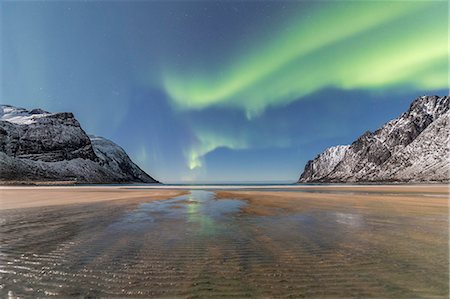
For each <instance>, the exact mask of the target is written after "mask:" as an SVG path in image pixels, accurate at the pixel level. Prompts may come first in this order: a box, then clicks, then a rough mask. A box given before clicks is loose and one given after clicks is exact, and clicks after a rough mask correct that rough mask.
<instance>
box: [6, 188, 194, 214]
mask: <svg viewBox="0 0 450 299" xmlns="http://www.w3.org/2000/svg"><path fill="white" fill-rule="evenodd" d="M186 193H188V192H187V191H183V190H164V189H161V190H140V189H129V188H127V189H125V188H121V187H77V186H74V187H72V186H71V187H49V186H45V187H31V186H30V187H13V186H0V210H7V209H20V208H36V207H44V206H59V205H70V204H89V203H98V202H107V201H116V200H120V201H122V202H124V201H126V202H127V203H130V202H140V201H149V200H160V199H167V198H171V197H175V196H180V195H183V194H186Z"/></svg>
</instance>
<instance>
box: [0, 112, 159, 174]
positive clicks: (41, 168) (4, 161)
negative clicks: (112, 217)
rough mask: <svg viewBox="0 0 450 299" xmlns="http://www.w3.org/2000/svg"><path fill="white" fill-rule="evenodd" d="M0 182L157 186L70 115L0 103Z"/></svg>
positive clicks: (112, 145) (122, 153)
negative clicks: (67, 182) (71, 182)
mask: <svg viewBox="0 0 450 299" xmlns="http://www.w3.org/2000/svg"><path fill="white" fill-rule="evenodd" d="M0 181H3V182H7V181H18V182H27V181H30V182H32V181H39V182H41V181H75V182H77V183H134V182H136V183H158V182H157V181H156V180H155V179H153V178H152V177H150V176H149V175H148V174H147V173H145V172H144V171H143V170H141V169H140V168H139V167H138V166H137V165H136V164H134V163H133V162H132V161H131V159H130V158H129V157H128V155H127V154H126V153H125V151H124V150H123V149H122V148H121V147H120V146H118V145H117V144H115V143H113V142H112V141H110V140H107V139H105V138H102V137H97V136H88V135H87V134H86V133H85V132H84V130H83V129H82V128H81V126H80V123H79V122H78V121H77V120H76V119H75V117H74V116H73V114H72V113H67V112H62V113H50V112H47V111H44V110H41V109H34V110H31V111H28V110H26V109H23V108H16V107H13V106H9V105H0Z"/></svg>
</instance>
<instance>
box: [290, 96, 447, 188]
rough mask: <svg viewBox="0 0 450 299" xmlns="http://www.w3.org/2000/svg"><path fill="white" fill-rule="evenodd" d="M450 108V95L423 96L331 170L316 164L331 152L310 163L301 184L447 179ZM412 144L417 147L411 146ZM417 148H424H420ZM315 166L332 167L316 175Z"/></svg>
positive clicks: (368, 134) (357, 144) (354, 146)
mask: <svg viewBox="0 0 450 299" xmlns="http://www.w3.org/2000/svg"><path fill="white" fill-rule="evenodd" d="M449 110H450V98H449V96H443V97H438V96H423V97H419V98H417V99H416V100H414V101H413V103H412V104H411V105H410V107H409V109H408V111H407V112H405V113H403V114H402V115H401V116H400V117H398V118H396V119H394V120H392V121H389V122H388V123H386V124H385V125H384V126H383V127H381V128H380V129H378V130H376V131H375V132H373V133H372V132H366V133H364V134H363V135H361V136H360V137H359V138H358V139H357V140H356V141H354V142H353V143H352V144H351V145H350V146H349V147H348V148H347V149H346V150H345V153H341V155H340V156H339V161H338V162H337V163H336V159H335V160H334V165H333V167H331V169H330V167H329V166H328V167H326V166H323V165H322V166H319V165H317V164H321V163H323V162H322V161H324V160H326V159H325V158H324V156H327V151H325V152H324V153H323V154H321V155H319V156H318V157H316V158H315V159H314V160H312V161H310V162H308V163H307V165H306V167H305V171H304V172H303V174H302V175H301V176H300V179H299V182H302V183H306V182H336V183H343V182H381V181H390V182H425V181H449V169H448V167H446V166H444V165H445V163H441V162H442V161H447V159H448V154H449V153H448V150H449V149H448V142H445V140H448V137H449V135H450V134H449V130H448V126H447V125H446V122H445V120H447V119H448V117H449ZM432 132H434V133H435V134H436V136H434V135H432ZM425 136H426V137H427V138H425ZM438 140H440V142H439V143H438ZM412 144H413V145H414V147H415V149H416V150H412V149H411V146H410V145H412ZM418 148H420V149H421V151H417V149H418ZM430 149H433V153H434V152H436V153H437V154H433V155H432V156H433V157H434V159H433V160H430V159H428V158H427V157H431V156H430V153H431V151H430ZM412 153H414V154H412ZM425 156H426V157H425ZM400 157H402V158H400ZM430 163H431V164H432V165H433V166H432V165H430ZM313 164H314V165H315V168H316V169H317V168H320V169H325V168H326V169H328V170H329V171H328V172H327V173H320V174H318V172H317V171H316V170H314V169H312V168H311V165H313ZM419 164H420V165H419ZM438 165H442V167H437V166H438ZM392 169H396V172H392V171H391V170H392ZM430 169H433V172H431V171H430ZM426 173H428V174H427V175H425V174H426Z"/></svg>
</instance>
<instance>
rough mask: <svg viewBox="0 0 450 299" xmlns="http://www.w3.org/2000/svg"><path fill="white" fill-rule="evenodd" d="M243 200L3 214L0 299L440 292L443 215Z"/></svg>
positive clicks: (444, 282) (444, 268) (195, 195)
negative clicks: (265, 209) (257, 208)
mask: <svg viewBox="0 0 450 299" xmlns="http://www.w3.org/2000/svg"><path fill="white" fill-rule="evenodd" d="M245 205H247V203H246V202H245V201H241V200H234V199H220V200H217V199H215V197H214V192H212V191H202V190H195V191H191V194H189V195H185V196H179V197H175V198H172V199H169V200H161V201H153V202H148V203H142V204H139V205H137V206H136V205H131V204H130V205H120V204H110V203H100V204H90V205H72V206H63V207H43V208H32V209H18V210H9V211H3V212H2V213H1V214H0V216H1V217H0V219H1V230H0V246H1V247H0V275H1V276H0V281H1V288H0V296H1V297H8V296H10V297H14V296H29V297H36V296H44V297H47V296H56V297H68V296H94V297H95V296H106V297H123V296H126V295H128V296H130V297H166V296H167V297H213V296H214V297H215V296H217V297H221V296H223V297H232V296H235V297H240V298H242V297H295V298H298V297H377V298H380V297H381V298H387V297H391V298H398V297H405V298H411V297H443V298H448V279H449V276H448V246H447V244H448V215H420V216H417V215H410V216H409V215H407V216H405V215H403V216H399V217H392V216H389V215H383V214H381V215H379V214H376V213H368V212H366V211H362V210H358V209H356V208H353V207H351V206H350V207H347V208H346V209H345V212H343V211H342V210H340V211H330V210H320V209H316V210H307V211H304V212H301V213H300V212H295V213H274V214H273V215H269V216H258V215H251V214H247V213H243V212H242V208H243V207H245ZM274 209H275V210H276V208H274ZM436 228H440V230H439V231H437V230H436ZM424 236H426V237H424Z"/></svg>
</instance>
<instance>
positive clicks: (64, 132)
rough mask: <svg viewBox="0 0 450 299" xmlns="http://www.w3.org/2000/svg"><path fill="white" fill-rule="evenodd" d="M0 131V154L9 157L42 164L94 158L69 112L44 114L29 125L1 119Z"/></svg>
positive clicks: (82, 132) (77, 124)
mask: <svg viewBox="0 0 450 299" xmlns="http://www.w3.org/2000/svg"><path fill="white" fill-rule="evenodd" d="M35 110H36V109H35ZM30 114H31V113H30ZM33 115H38V114H36V113H34V114H33ZM0 128H1V133H0V134H2V135H1V136H2V139H1V140H0V151H2V152H4V153H6V154H7V155H9V156H13V157H16V158H26V159H30V160H35V161H45V162H55V161H63V160H72V159H75V158H83V159H90V160H96V159H97V157H96V155H95V153H94V150H93V149H92V144H91V142H90V140H89V137H88V136H87V135H86V133H85V132H84V131H83V129H82V128H81V127H80V124H79V123H78V121H77V120H76V119H75V118H74V116H73V114H72V113H55V114H48V115H47V116H45V117H39V118H35V119H34V122H33V123H30V124H14V123H11V122H9V121H3V120H1V121H0Z"/></svg>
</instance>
